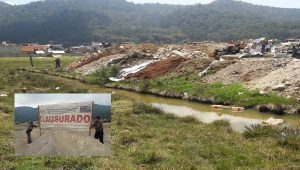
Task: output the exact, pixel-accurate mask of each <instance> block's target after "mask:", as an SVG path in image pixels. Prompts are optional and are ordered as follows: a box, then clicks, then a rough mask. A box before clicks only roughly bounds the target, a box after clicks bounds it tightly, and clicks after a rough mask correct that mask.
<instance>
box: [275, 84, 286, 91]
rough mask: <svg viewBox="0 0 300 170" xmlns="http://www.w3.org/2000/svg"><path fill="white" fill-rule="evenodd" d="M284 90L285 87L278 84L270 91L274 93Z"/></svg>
mask: <svg viewBox="0 0 300 170" xmlns="http://www.w3.org/2000/svg"><path fill="white" fill-rule="evenodd" d="M285 89H286V86H285V85H284V84H279V85H277V86H275V87H273V88H272V90H274V91H283V90H285Z"/></svg>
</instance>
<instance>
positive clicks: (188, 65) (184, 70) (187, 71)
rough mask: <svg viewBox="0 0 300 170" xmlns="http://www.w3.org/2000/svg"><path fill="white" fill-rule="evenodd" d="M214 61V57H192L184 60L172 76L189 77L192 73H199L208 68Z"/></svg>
mask: <svg viewBox="0 0 300 170" xmlns="http://www.w3.org/2000/svg"><path fill="white" fill-rule="evenodd" d="M212 62H213V58H208V57H206V58H199V59H198V58H197V59H190V60H187V61H185V62H182V63H181V64H180V65H179V66H178V67H177V68H176V69H175V70H174V73H175V74H173V75H172V76H176V77H189V76H192V75H198V74H199V73H200V72H201V71H203V70H204V69H205V68H207V67H208V66H209V65H210V63H212Z"/></svg>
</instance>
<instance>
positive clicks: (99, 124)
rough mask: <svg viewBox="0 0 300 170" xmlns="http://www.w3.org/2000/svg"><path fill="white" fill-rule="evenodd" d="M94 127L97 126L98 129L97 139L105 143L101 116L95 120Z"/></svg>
mask: <svg viewBox="0 0 300 170" xmlns="http://www.w3.org/2000/svg"><path fill="white" fill-rule="evenodd" d="M93 127H95V130H96V132H95V139H99V141H100V142H101V143H103V144H104V141H103V136H104V133H103V123H102V121H101V120H100V117H99V116H97V117H96V121H95V122H94V124H93Z"/></svg>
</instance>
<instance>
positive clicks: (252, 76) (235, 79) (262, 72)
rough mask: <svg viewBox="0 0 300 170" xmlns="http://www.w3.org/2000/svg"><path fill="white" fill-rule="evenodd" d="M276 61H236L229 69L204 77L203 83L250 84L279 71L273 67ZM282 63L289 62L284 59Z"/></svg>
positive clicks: (264, 59) (255, 59)
mask: <svg viewBox="0 0 300 170" xmlns="http://www.w3.org/2000/svg"><path fill="white" fill-rule="evenodd" d="M274 60H276V59H272V58H247V59H240V60H236V62H234V63H233V64H229V65H227V67H225V68H223V69H221V70H219V71H217V72H216V73H215V74H212V75H208V76H206V77H204V78H203V80H202V81H204V82H206V83H215V82H221V83H223V84H226V85H229V84H233V83H245V82H250V81H252V80H256V79H260V78H262V77H264V76H266V75H268V74H269V73H271V72H272V71H273V70H274V69H277V67H276V66H273V63H274ZM278 60H280V59H278ZM282 62H283V64H284V63H286V62H288V60H284V59H282Z"/></svg>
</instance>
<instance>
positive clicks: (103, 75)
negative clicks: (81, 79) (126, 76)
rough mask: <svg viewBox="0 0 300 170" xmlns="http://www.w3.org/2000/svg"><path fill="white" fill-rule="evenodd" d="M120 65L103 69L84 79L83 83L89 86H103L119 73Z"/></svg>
mask: <svg viewBox="0 0 300 170" xmlns="http://www.w3.org/2000/svg"><path fill="white" fill-rule="evenodd" d="M120 70H121V66H120V65H112V66H110V67H103V68H101V69H99V70H97V71H96V72H94V73H92V74H91V75H88V76H86V77H85V81H86V82H88V83H91V84H99V85H104V84H106V83H108V82H110V80H109V78H110V77H115V76H117V74H118V73H119V72H120Z"/></svg>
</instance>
